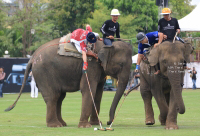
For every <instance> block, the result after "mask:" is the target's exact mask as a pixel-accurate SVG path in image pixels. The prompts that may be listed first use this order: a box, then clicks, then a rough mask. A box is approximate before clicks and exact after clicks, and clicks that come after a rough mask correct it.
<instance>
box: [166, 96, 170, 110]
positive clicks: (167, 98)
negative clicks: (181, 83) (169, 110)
mask: <svg viewBox="0 0 200 136" xmlns="http://www.w3.org/2000/svg"><path fill="white" fill-rule="evenodd" d="M169 98H170V93H166V94H165V99H166V102H167V105H168V107H169Z"/></svg>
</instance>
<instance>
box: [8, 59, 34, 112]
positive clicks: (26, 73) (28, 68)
mask: <svg viewBox="0 0 200 136" xmlns="http://www.w3.org/2000/svg"><path fill="white" fill-rule="evenodd" d="M31 60H32V59H30V60H29V62H28V65H27V66H26V71H25V74H24V81H23V84H22V86H21V89H20V92H19V95H18V97H17V99H16V101H15V102H14V103H13V104H12V105H11V106H9V107H8V108H7V109H5V110H4V111H10V110H12V109H13V108H14V107H15V105H16V103H17V101H18V100H19V98H20V96H21V94H22V91H23V89H24V86H25V84H26V80H27V78H28V75H29V73H30V71H31V68H32V61H31Z"/></svg>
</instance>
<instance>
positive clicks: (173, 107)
mask: <svg viewBox="0 0 200 136" xmlns="http://www.w3.org/2000/svg"><path fill="white" fill-rule="evenodd" d="M175 99H176V98H175V97H174V94H173V92H170V102H169V113H168V115H167V120H166V127H165V128H166V129H178V125H177V115H178V111H177V107H178V105H177V104H176V102H175Z"/></svg>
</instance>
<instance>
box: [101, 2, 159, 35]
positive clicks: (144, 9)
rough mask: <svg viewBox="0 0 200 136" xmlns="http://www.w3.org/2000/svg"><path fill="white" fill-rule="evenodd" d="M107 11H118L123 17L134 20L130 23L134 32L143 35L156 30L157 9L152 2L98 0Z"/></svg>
mask: <svg viewBox="0 0 200 136" xmlns="http://www.w3.org/2000/svg"><path fill="white" fill-rule="evenodd" d="M100 1H101V2H103V3H104V4H105V5H107V7H108V9H109V10H111V9H113V8H117V9H119V11H121V12H122V14H123V15H126V16H127V15H132V16H134V17H135V18H134V19H133V20H132V21H131V23H132V24H133V25H135V26H137V29H136V31H137V32H139V31H143V32H145V33H147V32H150V31H156V30H157V23H158V16H157V15H158V8H157V6H156V5H155V1H154V0H100Z"/></svg>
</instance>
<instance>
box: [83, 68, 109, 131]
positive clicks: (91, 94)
mask: <svg viewBox="0 0 200 136" xmlns="http://www.w3.org/2000/svg"><path fill="white" fill-rule="evenodd" d="M85 75H86V79H87V83H88V86H89V90H90V95H91V97H92V102H93V105H94V109H95V111H96V114H97V118H98V120H99V125H100V128H94V130H101V131H106V129H103V128H102V125H101V122H100V119H99V116H98V112H97V108H96V105H95V103H94V97H93V95H92V91H91V88H90V82H89V80H88V75H87V72H86V71H85Z"/></svg>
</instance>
